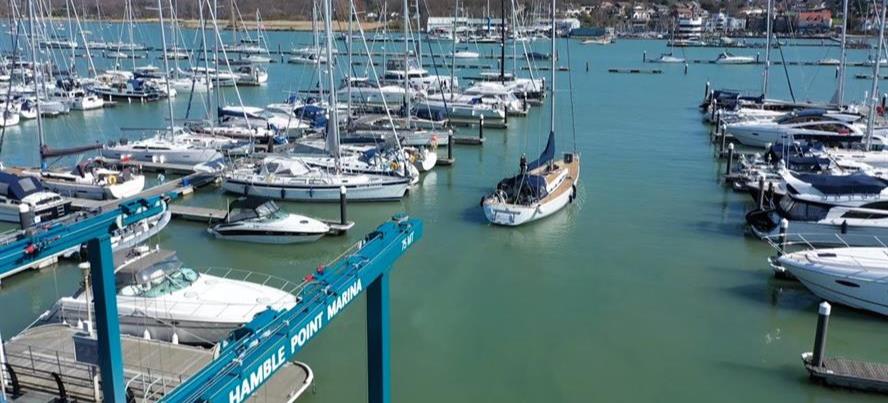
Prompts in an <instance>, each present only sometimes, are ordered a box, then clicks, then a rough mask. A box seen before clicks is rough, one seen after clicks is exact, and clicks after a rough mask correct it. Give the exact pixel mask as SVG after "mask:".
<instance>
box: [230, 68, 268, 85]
mask: <svg viewBox="0 0 888 403" xmlns="http://www.w3.org/2000/svg"><path fill="white" fill-rule="evenodd" d="M234 74H235V75H236V76H237V78H236V79H235V83H237V85H250V86H257V85H263V84H265V83H266V82H268V72H267V71H265V69H264V68H262V67H259V66H255V65H252V64H248V65H246V66H240V67H238V68H237V70H235V71H234Z"/></svg>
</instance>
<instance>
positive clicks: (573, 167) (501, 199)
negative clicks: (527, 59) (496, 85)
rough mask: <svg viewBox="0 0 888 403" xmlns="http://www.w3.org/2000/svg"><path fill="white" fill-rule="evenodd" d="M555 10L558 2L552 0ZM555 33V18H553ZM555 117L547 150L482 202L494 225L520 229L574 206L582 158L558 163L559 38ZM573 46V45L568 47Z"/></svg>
mask: <svg viewBox="0 0 888 403" xmlns="http://www.w3.org/2000/svg"><path fill="white" fill-rule="evenodd" d="M552 10H555V0H552ZM552 32H553V33H554V32H555V16H554V12H553V15H552ZM551 46H552V55H553V57H552V58H551V61H552V66H551V70H550V73H551V83H552V85H551V86H550V88H551V91H552V115H551V116H550V121H551V130H550V131H549V139H548V141H547V142H546V148H545V149H544V150H543V152H542V153H541V154H540V156H539V158H537V159H536V160H534V161H532V162H530V163H528V162H527V158H526V157H524V156H522V157H521V163H520V167H521V170H520V172H519V173H518V175H516V176H513V177H510V178H506V179H503V180H502V181H500V182H499V183H498V184H497V185H496V190H495V191H493V193H490V194H488V195H487V196H485V197H484V198H483V199H481V206H482V207H483V208H484V216H485V217H487V220H488V221H490V222H491V223H493V224H497V225H506V226H518V225H521V224H527V223H529V222H533V221H536V220H539V219H542V218H545V217H548V216H550V215H552V214H554V213H556V212H557V211H559V210H561V209H562V208H564V206H566V205H568V204H569V203H571V202H573V200H574V199H575V198H576V195H577V183H578V181H579V178H580V157H579V154H577V153H576V152H573V153H565V154H564V157H563V158H562V159H559V160H556V159H555V70H556V69H555V57H554V55H555V35H552V38H551ZM568 46H570V45H568Z"/></svg>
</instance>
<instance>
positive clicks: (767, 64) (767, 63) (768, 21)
mask: <svg viewBox="0 0 888 403" xmlns="http://www.w3.org/2000/svg"><path fill="white" fill-rule="evenodd" d="M772 2H773V0H768V18H766V19H765V27H766V28H765V31H766V34H767V36H766V38H765V71H764V77H763V78H762V100H764V99H766V98H768V76H769V74H768V70H769V69H770V68H771V7H772Z"/></svg>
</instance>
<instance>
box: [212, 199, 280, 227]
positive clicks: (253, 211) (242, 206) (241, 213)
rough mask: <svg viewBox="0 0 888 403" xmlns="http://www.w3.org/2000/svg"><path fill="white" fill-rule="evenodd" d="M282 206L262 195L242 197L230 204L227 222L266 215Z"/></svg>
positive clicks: (226, 217)
mask: <svg viewBox="0 0 888 403" xmlns="http://www.w3.org/2000/svg"><path fill="white" fill-rule="evenodd" d="M280 209H281V208H280V207H278V205H277V204H275V202H274V201H272V200H270V199H266V198H262V197H241V198H239V199H237V200H235V201H234V202H232V203H231V205H229V206H228V215H226V216H225V222H229V223H232V222H238V221H244V220H251V219H254V218H260V217H266V216H269V215H271V214H274V213H276V212H278V211H279V210H280Z"/></svg>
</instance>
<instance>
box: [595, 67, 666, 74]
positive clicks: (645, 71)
mask: <svg viewBox="0 0 888 403" xmlns="http://www.w3.org/2000/svg"><path fill="white" fill-rule="evenodd" d="M607 72H608V73H619V74H663V70H660V69H620V68H615V69H607Z"/></svg>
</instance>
